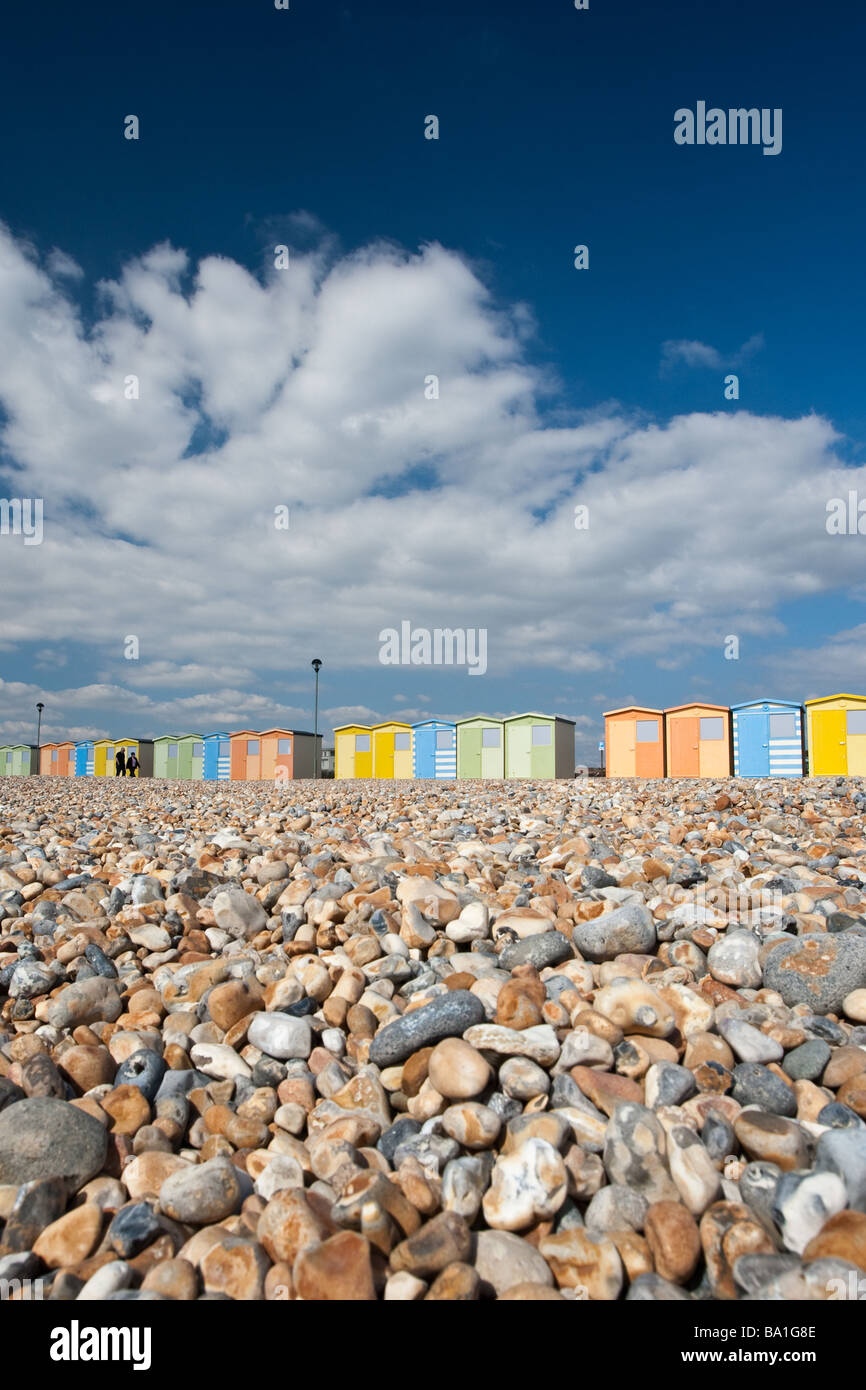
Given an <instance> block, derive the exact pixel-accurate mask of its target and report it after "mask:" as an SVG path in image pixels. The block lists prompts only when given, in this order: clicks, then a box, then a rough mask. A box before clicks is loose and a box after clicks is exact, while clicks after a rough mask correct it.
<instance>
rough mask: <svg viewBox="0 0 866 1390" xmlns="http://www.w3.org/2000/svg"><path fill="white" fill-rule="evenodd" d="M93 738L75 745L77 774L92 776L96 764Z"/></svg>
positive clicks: (78, 775)
mask: <svg viewBox="0 0 866 1390" xmlns="http://www.w3.org/2000/svg"><path fill="white" fill-rule="evenodd" d="M94 758H95V754H94V746H93V739H90V740H88V739H85V740H84V741H83V743H76V745H75V776H76V777H92V776H93V764H94Z"/></svg>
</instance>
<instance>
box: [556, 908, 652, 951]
mask: <svg viewBox="0 0 866 1390" xmlns="http://www.w3.org/2000/svg"><path fill="white" fill-rule="evenodd" d="M573 940H574V944H575V946H577V949H578V950H579V951H580V953H581V955H582V956H584V957H585V959H586V960H591V961H604V960H615V959H616V957H617V956H621V955H625V954H626V953H627V952H629V951H636V952H638V953H639V954H644V953H647V954H649V953H652V951H653V950H654V949H655V945H656V927H655V922H654V920H653V917H652V914H651V913H650V912H649V911H648V910H647V908H646V907H644V905H643V904H642V903H627V904H626V905H625V906H624V907H620V908H615V909H614V911H613V912H608V913H605V914H604V915H603V916H601V917H594V918H592V919H591V920H590V921H588V922H576V923H575V927H574V936H573Z"/></svg>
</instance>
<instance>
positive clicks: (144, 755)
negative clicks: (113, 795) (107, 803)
mask: <svg viewBox="0 0 866 1390" xmlns="http://www.w3.org/2000/svg"><path fill="white" fill-rule="evenodd" d="M119 748H122V749H123V751H124V754H125V756H126V757H127V758H128V757H129V755H130V753H132V752H133V751H134V752H135V756H136V757H137V758H138V761H139V768H138V774H137V775H138V776H139V777H152V776H153V740H152V739H149V738H98V739H96V741H95V742H94V744H93V775H94V777H113V776H114V775H115V772H114V768H115V763H114V759H115V756H116V754H117V751H118V749H119Z"/></svg>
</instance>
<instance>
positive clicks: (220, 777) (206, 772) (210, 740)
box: [202, 733, 232, 782]
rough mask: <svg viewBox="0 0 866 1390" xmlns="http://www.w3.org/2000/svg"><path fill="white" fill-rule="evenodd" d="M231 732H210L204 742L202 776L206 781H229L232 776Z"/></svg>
mask: <svg viewBox="0 0 866 1390" xmlns="http://www.w3.org/2000/svg"><path fill="white" fill-rule="evenodd" d="M231 738H232V736H231V734H227V733H218V734H208V735H207V736H206V737H205V738H204V739H203V740H202V742H203V743H204V764H203V771H202V777H203V779H204V781H206V782H228V781H229V780H230V778H231V767H232V743H231Z"/></svg>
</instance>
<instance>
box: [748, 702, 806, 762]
mask: <svg viewBox="0 0 866 1390" xmlns="http://www.w3.org/2000/svg"><path fill="white" fill-rule="evenodd" d="M731 716H732V725H733V730H732V732H733V740H734V776H735V777H802V776H803V721H802V712H801V709H800V706H799V705H798V704H796V703H795V702H794V701H793V700H747V701H745V703H744V704H741V705H733V706H732V707H731Z"/></svg>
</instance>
